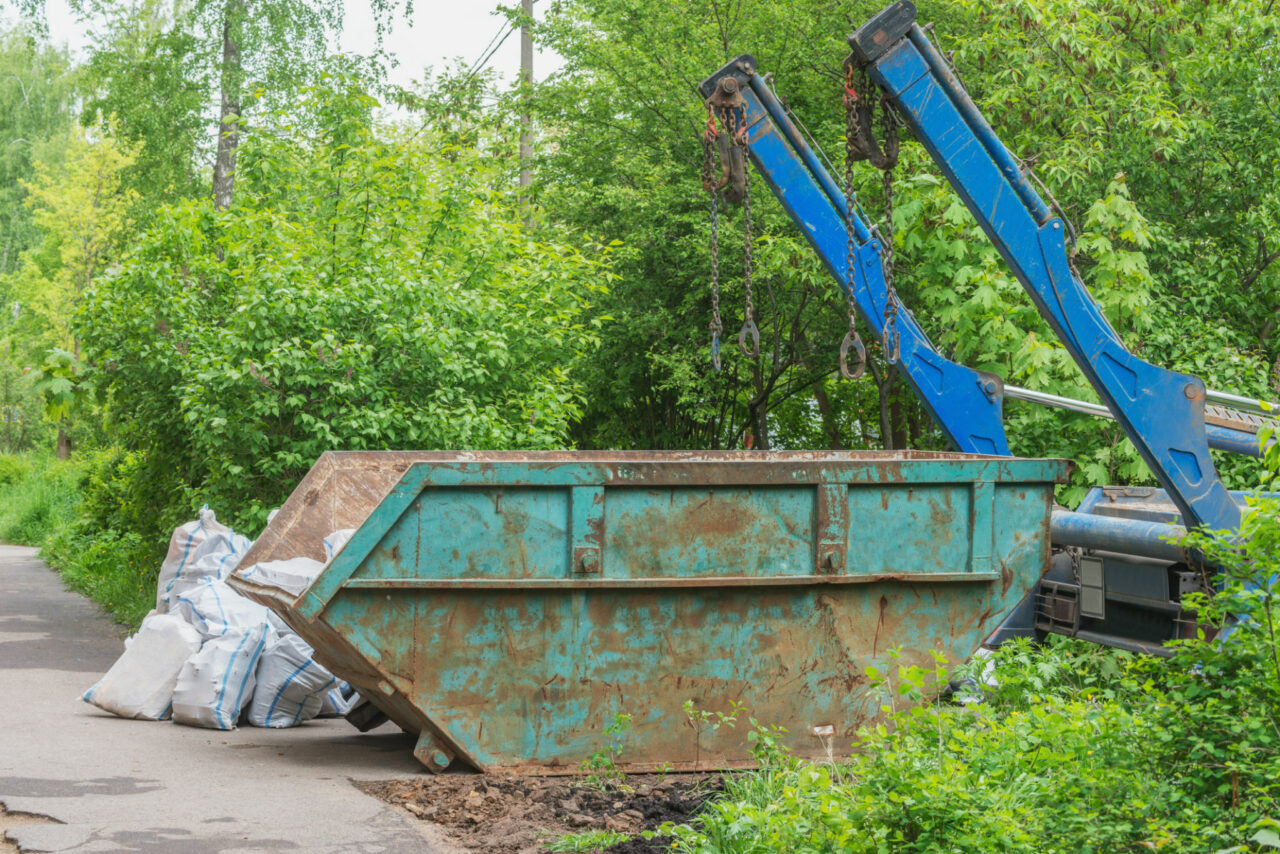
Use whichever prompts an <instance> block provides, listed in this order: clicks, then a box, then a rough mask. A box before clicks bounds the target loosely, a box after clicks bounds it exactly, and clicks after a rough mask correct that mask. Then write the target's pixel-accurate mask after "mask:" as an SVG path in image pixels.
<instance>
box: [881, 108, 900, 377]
mask: <svg viewBox="0 0 1280 854" xmlns="http://www.w3.org/2000/svg"><path fill="white" fill-rule="evenodd" d="M884 116H885V122H886V123H888V124H889V125H890V126H893V125H894V123H895V122H896V118H894V117H892V116H893V114H892V113H891V112H889V110H888V104H887V103H886V105H885V113H884ZM891 132H892V133H894V134H896V133H897V128H896V127H894V130H893V131H891ZM880 251H881V253H882V255H881V265H882V266H883V267H884V285H885V303H884V340H882V341H881V342H880V343H881V345H882V346H883V347H884V357H885V359H886V360H887V361H888V362H889V364H890V365H896V364H897V363H898V359H899V358H900V357H901V355H902V335H901V333H899V332H898V291H897V288H895V287H894V276H893V169H892V167H891V168H889V169H886V170H884V237H883V239H881V241H880Z"/></svg>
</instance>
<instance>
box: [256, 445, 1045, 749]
mask: <svg viewBox="0 0 1280 854" xmlns="http://www.w3.org/2000/svg"><path fill="white" fill-rule="evenodd" d="M1067 470H1068V464H1066V463H1064V462H1062V461H1044V460H1016V459H1010V458H1006V457H981V456H973V455H962V454H945V453H912V452H893V453H787V452H771V453H758V452H738V453H733V452H729V453H717V454H709V453H660V452H607V453H592V452H583V453H572V452H555V453H543V454H537V453H519V452H486V453H471V454H466V453H443V452H430V453H426V452H417V453H410V452H406V453H397V454H326V455H325V457H323V458H322V459H321V460H320V462H318V463H317V465H316V468H315V470H313V472H312V473H311V474H310V475H308V477H307V478H306V479H305V480H304V481H303V483H302V484H301V485H300V486H299V487H298V490H297V491H296V492H295V494H294V496H293V497H291V498H290V500H289V502H288V503H287V504H286V505H285V507H284V508H283V509H282V511H281V513H280V514H279V515H278V516H277V518H276V520H275V522H274V523H273V525H272V527H273V528H276V527H278V530H277V531H275V532H274V536H272V537H268V536H266V535H264V537H263V538H262V539H261V540H260V541H259V545H255V548H254V551H255V552H258V551H259V549H260V548H261V552H260V554H259V555H258V556H256V559H259V560H261V559H267V557H266V556H270V557H286V556H292V555H290V554H288V553H287V552H286V550H288V549H294V550H298V549H301V548H302V546H303V542H302V540H303V537H305V536H309V535H312V534H314V535H315V538H316V540H317V541H318V540H319V538H320V537H322V536H324V535H325V534H327V533H329V530H331V529H332V528H333V527H341V526H343V525H347V526H351V525H353V524H355V523H356V522H355V521H354V520H355V517H357V516H360V515H362V514H363V515H364V516H365V517H367V518H364V519H362V520H358V521H359V522H360V524H359V530H358V531H357V533H356V535H355V536H354V537H353V538H352V539H351V541H350V542H349V543H348V544H347V546H346V547H345V548H344V549H343V551H342V552H341V553H340V554H339V555H338V556H337V558H335V560H334V562H333V563H332V565H330V566H329V567H328V568H327V569H326V570H325V572H324V573H322V575H321V576H320V578H318V579H317V581H316V582H315V583H314V584H313V585H312V586H311V587H310V588H309V589H308V590H307V591H305V592H304V594H303V595H302V596H300V597H297V598H296V599H295V598H294V597H291V596H288V595H285V594H281V593H280V592H279V591H274V590H271V589H268V588H263V587H258V586H256V585H252V584H248V583H245V582H243V581H240V580H233V583H234V584H236V586H237V587H239V588H240V589H241V590H242V591H243V592H245V593H246V594H248V595H250V596H251V597H252V598H254V599H256V600H257V601H260V602H262V603H264V604H267V605H269V606H271V607H273V608H275V609H276V610H277V611H280V612H281V613H282V614H283V615H284V616H285V618H286V619H287V620H288V621H289V623H290V624H291V625H293V626H294V628H295V629H296V630H298V631H299V633H300V634H302V635H303V637H304V638H306V639H307V640H308V641H309V642H310V643H311V644H312V645H313V646H314V647H315V648H316V656H317V658H318V659H319V660H320V661H321V663H323V664H324V665H325V666H326V667H329V669H331V670H332V671H333V672H334V673H335V674H337V675H339V676H340V677H342V678H344V679H347V680H348V681H350V682H352V684H354V685H356V686H357V687H358V688H359V689H360V691H361V693H362V694H363V695H364V696H366V697H368V698H369V699H370V700H371V701H372V702H374V703H375V704H376V705H377V706H378V707H379V708H380V709H382V710H383V711H384V712H386V713H387V714H388V716H390V717H391V718H392V719H393V720H395V721H396V722H397V723H399V724H400V725H401V726H402V727H404V728H406V729H409V730H411V731H414V732H419V733H420V734H421V737H420V741H419V745H418V749H417V750H416V751H415V753H416V755H417V756H418V758H419V759H420V760H422V762H423V764H424V765H426V766H427V767H428V768H432V769H433V770H440V769H442V768H444V767H446V766H447V765H448V764H449V763H450V762H452V761H455V760H457V761H461V762H464V763H466V764H468V765H471V766H473V767H475V768H478V769H481V770H510V771H517V772H520V773H564V772H569V771H574V770H576V769H577V768H578V766H579V764H580V763H581V761H582V760H583V759H584V758H586V757H587V756H589V755H590V754H591V753H592V752H593V751H595V750H598V749H599V748H600V746H601V744H602V743H603V742H602V735H601V730H602V729H603V727H604V726H605V725H607V724H608V723H609V722H610V721H611V720H612V716H613V714H614V713H616V712H627V713H629V714H631V715H632V716H633V720H634V723H633V727H632V731H631V732H630V734H629V737H628V743H627V744H626V746H625V748H624V752H623V755H622V758H621V765H622V766H623V767H624V768H626V769H628V770H643V769H651V768H655V767H658V766H662V765H664V764H669V766H670V767H671V768H672V769H673V770H691V769H692V768H693V766H694V764H695V763H696V764H698V765H699V766H700V767H702V768H710V767H716V768H728V767H741V766H743V765H745V764H749V756H748V754H747V752H746V750H745V747H746V744H745V740H744V738H743V736H744V733H742V732H739V731H736V730H732V729H728V728H724V729H722V730H721V731H720V732H718V733H710V732H702V733H701V734H699V733H697V732H696V731H695V730H694V729H693V728H691V727H690V726H688V725H687V722H686V721H685V718H684V713H683V711H682V709H681V706H682V704H683V703H684V702H685V701H686V700H692V701H693V702H694V704H695V705H696V706H697V707H698V708H700V709H707V710H712V711H716V710H719V711H725V712H728V711H729V705H730V703H731V702H734V701H736V702H741V703H743V704H744V705H745V711H744V712H743V720H744V721H745V717H746V716H748V715H749V716H752V717H755V718H757V719H758V720H760V721H762V722H767V723H772V724H780V725H782V726H786V727H787V728H788V729H789V730H790V733H791V734H790V736H789V741H790V743H789V746H790V747H791V748H792V749H793V750H794V751H795V752H796V753H797V754H799V755H810V756H821V755H824V754H825V751H826V749H827V747H826V745H824V744H823V743H822V741H821V740H820V739H818V738H816V737H814V736H812V735H811V732H812V728H813V727H825V726H831V727H833V728H834V732H835V739H836V742H835V747H836V749H844V748H843V747H842V746H841V745H842V743H845V742H847V741H849V740H850V739H851V738H852V736H853V733H854V732H855V731H856V729H857V727H858V726H859V725H861V724H863V723H865V722H866V721H867V720H869V719H870V718H871V717H873V716H874V715H875V714H876V710H877V708H878V705H879V701H878V699H877V697H876V696H875V695H874V692H872V691H871V690H870V688H869V686H868V685H867V681H866V677H865V675H864V674H865V669H866V667H867V666H868V665H871V664H874V663H883V662H884V661H885V660H886V659H887V657H888V654H889V651H890V650H891V649H895V648H898V649H900V650H901V660H902V661H903V662H904V663H916V664H927V663H928V662H929V661H930V660H931V659H930V654H931V652H933V651H937V652H940V653H942V654H943V655H945V656H947V657H948V658H950V659H952V660H961V659H964V658H966V657H967V656H968V655H969V654H970V653H971V652H972V650H973V649H974V648H976V646H977V645H978V644H979V643H980V642H981V640H982V639H983V638H984V637H986V636H987V635H988V634H989V633H990V631H991V630H992V629H994V627H995V626H996V625H998V623H999V622H1000V620H1001V619H1002V618H1003V616H1004V615H1005V614H1006V613H1007V612H1008V611H1009V610H1010V609H1011V608H1012V607H1013V606H1014V605H1015V604H1016V603H1017V602H1018V601H1019V600H1020V599H1021V598H1022V596H1023V595H1024V594H1025V593H1026V592H1027V591H1028V590H1030V588H1031V587H1032V585H1033V584H1034V583H1035V582H1036V581H1037V580H1038V579H1039V577H1040V575H1041V573H1042V572H1043V570H1044V568H1045V566H1046V565H1047V561H1048V549H1049V541H1048V520H1049V510H1050V505H1051V499H1052V486H1053V483H1054V482H1055V481H1057V480H1060V479H1062V478H1064V477H1065V475H1066V472H1067ZM362 477H363V478H366V482H365V483H363V484H355V483H353V481H355V480H358V479H359V478H362ZM326 489H332V490H333V491H335V492H336V493H337V494H336V495H324V494H323V493H324V491H325V490H326ZM375 493H377V494H378V500H374V499H370V498H369V496H370V495H372V494H375ZM370 502H373V503H374V504H375V506H372V507H371V506H370ZM342 520H348V521H342ZM340 523H341V524H340ZM272 533H273V532H272V531H270V530H269V531H268V534H272ZM295 553H306V552H304V551H296V552H295ZM251 558H255V555H254V554H252V553H251V554H250V556H249V558H246V563H245V564H244V565H246V566H248V565H250V564H249V563H248V561H249V559H251ZM695 757H696V759H695Z"/></svg>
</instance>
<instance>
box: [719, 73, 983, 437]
mask: <svg viewBox="0 0 1280 854" xmlns="http://www.w3.org/2000/svg"><path fill="white" fill-rule="evenodd" d="M726 79H728V80H732V81H733V83H729V84H723V83H722V81H724V80H726ZM734 84H736V86H735V85H734ZM720 86H724V87H726V89H734V90H736V91H734V92H733V93H732V94H734V95H735V96H736V94H738V93H741V96H742V101H741V102H740V103H739V106H738V107H737V108H736V109H738V110H740V111H741V114H742V115H741V118H740V120H742V121H744V122H745V125H746V128H747V132H746V140H747V151H748V154H749V156H750V158H751V162H752V163H753V164H755V167H756V169H757V171H758V172H759V174H760V175H761V176H763V177H764V180H765V182H766V183H767V184H768V185H769V189H771V190H772V191H773V194H774V195H775V196H777V198H778V200H779V201H780V202H782V204H783V206H784V207H785V208H786V209H787V211H788V213H790V214H791V218H792V219H793V220H795V222H796V224H797V225H799V226H800V229H801V231H803V232H804V235H805V237H806V238H808V240H809V243H810V244H812V245H813V247H814V249H815V250H817V252H818V256H819V257H820V258H821V259H822V261H823V264H824V265H825V266H826V268H827V270H828V271H829V272H830V273H831V275H832V276H834V277H835V279H836V281H837V282H839V283H840V285H841V288H845V287H846V283H847V282H848V262H847V256H846V248H847V247H846V231H845V217H852V218H853V224H854V231H855V236H856V238H857V244H858V246H857V250H856V253H855V260H854V263H855V267H856V269H855V271H854V276H855V289H854V301H855V303H856V305H857V307H858V311H859V313H860V314H861V315H862V318H863V319H864V320H865V321H866V322H867V325H868V326H870V327H871V329H872V330H874V331H875V333H876V334H877V335H878V336H881V337H883V335H884V318H885V306H886V305H887V300H888V293H887V288H886V287H885V281H884V271H883V268H882V266H881V258H880V241H879V240H878V239H877V238H876V237H875V235H873V234H872V232H871V230H870V229H869V228H868V227H867V225H866V223H864V222H863V221H862V220H861V218H860V217H858V214H857V211H850V210H848V207H847V205H846V203H845V199H844V195H843V194H842V193H841V192H840V190H839V187H838V186H837V185H836V182H835V180H834V179H833V178H832V177H831V174H830V173H829V172H827V170H826V169H824V168H823V166H822V164H821V163H820V162H819V160H818V159H817V157H815V156H814V153H813V150H812V149H811V148H810V147H809V145H808V144H807V143H806V142H805V141H804V139H803V138H802V136H801V135H800V133H799V131H798V130H797V129H796V127H795V125H794V124H793V123H792V121H791V119H790V118H789V117H788V116H787V114H786V110H785V109H784V108H783V106H782V105H781V104H780V103H779V102H778V99H777V98H776V97H775V96H774V94H773V93H772V92H771V91H770V90H769V87H768V86H767V85H765V83H764V81H763V80H762V79H761V78H760V75H758V74H756V61H755V59H753V58H752V57H750V56H745V55H744V56H740V57H738V58H737V59H735V60H733V61H732V62H730V63H728V64H726V65H725V66H724V68H722V69H720V70H719V71H718V72H716V73H715V74H713V75H712V76H711V77H709V78H707V80H705V81H704V82H703V83H702V86H701V91H702V95H703V97H704V98H710V97H711V96H712V95H713V94H715V92H716V91H717V87H720ZM897 328H898V332H899V336H900V339H901V356H900V358H899V360H898V363H897V365H896V367H897V370H898V372H899V373H900V374H901V376H902V377H903V378H904V379H905V380H906V381H907V383H908V384H910V386H911V387H912V388H913V389H914V390H915V392H916V394H917V395H918V396H919V397H920V399H921V400H922V401H923V402H924V405H925V408H926V409H928V411H929V413H930V414H931V415H932V416H933V419H934V420H935V421H936V422H937V423H938V425H939V426H940V427H941V428H942V430H943V432H944V433H945V434H946V435H947V438H948V439H949V440H950V441H951V444H952V445H954V446H955V447H956V448H957V449H959V450H961V451H966V452H968V453H975V454H999V455H1008V454H1009V445H1008V442H1007V441H1006V439H1005V434H1004V425H1003V423H1002V420H1001V413H1000V407H1001V397H1000V381H999V379H998V378H997V377H994V376H991V375H987V374H981V373H979V372H977V371H975V370H973V369H971V368H967V367H965V366H963V365H958V364H956V363H955V362H952V361H950V360H948V359H947V358H945V357H944V356H943V355H942V354H940V353H939V352H938V351H937V350H936V349H934V346H933V344H932V343H931V342H930V341H929V339H928V337H927V336H926V335H925V333H924V331H923V330H922V329H921V328H920V326H919V325H918V324H917V323H916V321H915V318H913V317H912V316H911V314H910V312H908V311H907V310H906V309H905V308H904V307H903V306H902V305H901V303H898V315H897Z"/></svg>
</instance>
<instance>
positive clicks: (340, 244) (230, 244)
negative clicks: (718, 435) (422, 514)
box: [76, 76, 608, 533]
mask: <svg viewBox="0 0 1280 854" xmlns="http://www.w3.org/2000/svg"><path fill="white" fill-rule="evenodd" d="M373 106H374V102H373V101H372V99H371V98H370V97H369V96H368V95H367V94H366V93H365V91H364V89H363V88H362V84H361V82H360V81H359V80H357V79H353V78H346V77H341V76H335V77H329V78H327V79H326V81H325V82H324V84H323V85H321V86H318V87H317V88H315V89H312V90H309V91H308V92H307V93H306V94H305V96H304V97H302V98H301V102H300V103H299V105H298V108H297V109H296V110H293V111H291V113H290V115H288V116H279V117H276V118H275V119H274V120H273V121H271V122H267V123H265V124H263V125H261V126H258V125H255V127H254V128H251V129H249V130H247V131H246V136H245V138H244V140H243V142H242V144H241V149H240V154H239V158H240V159H239V162H238V165H237V170H236V174H237V182H236V197H235V198H236V203H235V205H234V206H233V207H232V208H230V209H229V210H227V211H224V212H215V211H214V210H213V208H212V203H211V202H210V201H209V200H205V201H203V202H190V203H186V204H183V205H179V206H176V207H172V208H166V209H164V210H162V211H160V212H158V213H157V214H156V217H155V219H154V225H153V227H152V228H151V229H150V230H149V231H148V232H147V233H146V234H145V235H143V236H142V237H141V238H140V240H139V241H138V242H137V244H136V245H135V246H134V247H133V249H132V251H131V254H130V256H129V257H128V258H127V259H126V260H125V261H124V263H123V264H122V266H121V268H120V269H119V271H118V272H116V273H115V274H114V275H113V276H112V277H110V278H104V279H101V280H98V281H97V282H96V283H95V284H94V285H93V286H92V287H91V288H89V289H88V291H87V292H86V294H85V298H84V301H83V304H82V306H81V308H80V311H79V313H78V316H77V321H76V326H77V332H78V334H79V336H80V338H81V340H82V342H83V352H84V353H85V356H86V358H87V359H88V360H89V361H90V362H91V363H92V364H94V365H95V366H97V371H98V376H97V387H98V388H99V389H100V390H102V391H103V392H105V393H107V394H109V395H110V400H111V406H112V411H114V412H118V413H122V414H123V413H127V418H125V417H121V418H119V419H117V421H116V424H115V426H116V428H117V430H118V432H119V435H120V437H121V440H122V442H123V444H124V446H125V447H127V448H129V449H131V450H133V451H136V452H138V453H139V454H140V456H139V458H138V459H137V460H136V461H135V462H134V463H133V464H132V465H130V466H126V467H124V468H122V469H121V470H120V471H121V476H122V477H123V478H124V479H125V480H126V481H127V483H126V484H124V485H122V486H121V489H122V490H124V491H127V492H130V493H132V494H133V495H135V496H147V499H146V500H147V501H152V500H154V501H155V502H157V503H158V507H155V508H152V509H151V510H150V511H149V513H150V515H149V516H148V517H147V518H154V517H155V515H156V514H157V513H158V514H159V515H161V516H164V517H166V518H167V519H168V520H169V521H173V517H174V516H181V515H189V514H190V513H191V512H192V511H193V509H194V508H195V507H197V506H199V505H200V504H201V503H205V502H207V503H209V504H210V505H212V506H215V507H216V508H218V509H219V510H220V511H221V513H222V515H224V516H225V517H226V519H227V521H229V522H232V523H234V524H235V526H236V527H238V528H245V529H246V530H255V531H256V529H257V528H259V527H260V526H261V525H262V523H263V522H264V521H265V519H266V516H267V513H268V512H269V511H270V510H271V509H272V508H273V507H275V506H277V505H278V504H279V503H281V502H282V501H283V499H284V498H285V497H286V496H287V495H288V494H289V492H290V491H291V490H292V489H293V487H294V486H295V485H296V484H297V482H298V480H299V479H300V478H301V477H302V476H303V475H304V474H305V473H306V472H307V470H308V469H309V468H310V467H311V465H312V464H313V463H314V462H315V460H316V458H317V457H318V456H320V454H322V453H323V452H325V451H328V450H378V449H415V448H418V449H423V448H454V449H467V448H558V447H564V446H565V444H567V442H568V430H569V424H570V422H571V421H572V420H573V418H575V417H576V416H577V415H578V413H579V410H580V401H581V396H582V395H581V389H580V383H579V381H578V380H577V378H576V371H577V369H578V368H579V367H580V365H581V363H582V361H583V359H584V357H585V355H586V354H587V353H589V352H590V351H591V350H592V349H593V347H594V344H595V337H596V336H595V333H594V331H593V328H592V327H591V326H590V325H589V324H587V323H585V322H584V321H583V320H581V315H582V314H583V312H584V310H585V308H586V307H587V305H588V302H587V301H588V299H589V297H590V296H591V295H592V294H593V293H596V292H598V291H600V290H601V288H602V287H603V286H604V283H605V282H606V280H607V278H608V274H607V268H606V267H605V266H604V265H603V262H602V261H601V257H602V255H596V256H594V257H592V256H588V255H586V254H583V253H582V252H579V251H577V250H575V249H573V248H572V247H571V246H570V244H569V242H568V240H567V238H566V237H565V236H558V235H557V234H556V233H555V232H554V231H553V230H551V229H550V228H549V227H543V226H538V227H534V228H528V227H525V225H524V224H523V223H522V219H523V216H522V214H521V209H520V201H519V197H518V196H517V195H516V193H515V192H514V190H513V189H512V188H511V185H510V184H509V182H507V181H506V175H505V172H504V171H503V170H504V169H505V168H506V167H505V166H504V159H503V157H502V156H501V154H502V150H503V149H502V146H503V145H504V143H503V142H502V141H501V140H500V139H497V138H495V140H493V143H494V145H495V146H496V148H495V149H494V150H488V149H486V150H484V151H469V150H462V149H459V148H456V147H453V146H450V145H447V144H446V143H445V142H443V141H442V140H440V139H438V138H436V137H435V135H434V132H433V131H431V130H430V129H427V130H425V131H424V132H422V133H420V134H419V133H408V132H404V131H402V130H399V129H396V128H389V127H377V126H375V125H374V124H373V122H372V119H371V113H372V109H373ZM130 500H131V501H133V504H134V506H141V504H142V503H145V502H140V501H135V500H133V499H130ZM145 521H146V520H145V519H144V520H143V522H145ZM120 530H129V531H135V532H139V533H143V532H142V531H141V530H140V529H139V528H138V527H136V525H135V524H134V523H132V522H130V523H128V524H126V525H125V526H124V527H122V528H120Z"/></svg>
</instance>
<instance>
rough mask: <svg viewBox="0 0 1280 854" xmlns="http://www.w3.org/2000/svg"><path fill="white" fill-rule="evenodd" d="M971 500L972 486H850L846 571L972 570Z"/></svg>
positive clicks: (856, 572) (910, 571) (869, 572)
mask: <svg viewBox="0 0 1280 854" xmlns="http://www.w3.org/2000/svg"><path fill="white" fill-rule="evenodd" d="M971 499H972V491H971V488H970V485H969V484H949V483H944V484H913V485H910V486H908V485H892V484H890V485H885V486H878V487H868V486H854V487H851V488H850V489H849V515H848V519H849V568H848V573H849V574H850V575H879V574H883V573H895V574H897V573H901V574H915V573H928V572H969V571H971V570H970V562H969V551H970V549H969V545H970V538H971V536H972V529H971V526H970V514H971ZM979 571H987V570H986V569H985V568H981V569H979Z"/></svg>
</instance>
